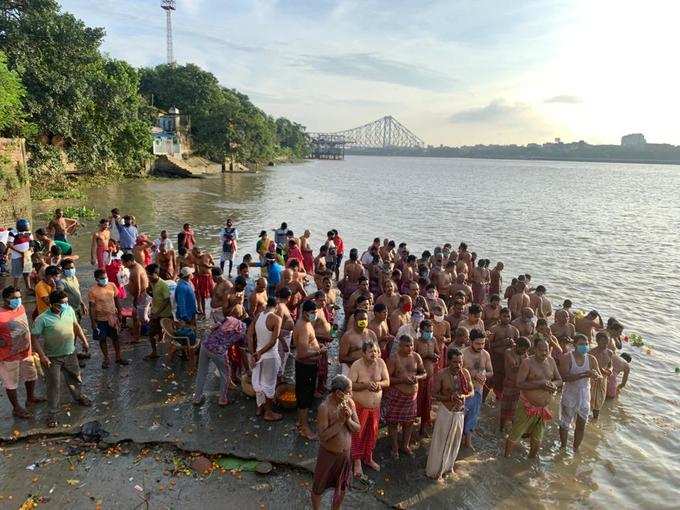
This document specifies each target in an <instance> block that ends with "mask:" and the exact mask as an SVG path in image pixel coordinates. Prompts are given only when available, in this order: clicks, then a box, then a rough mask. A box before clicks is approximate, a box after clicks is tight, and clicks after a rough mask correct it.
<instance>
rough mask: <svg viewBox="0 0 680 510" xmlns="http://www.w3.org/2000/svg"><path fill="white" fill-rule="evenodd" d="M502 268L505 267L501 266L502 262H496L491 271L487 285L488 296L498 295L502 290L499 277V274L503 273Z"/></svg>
mask: <svg viewBox="0 0 680 510" xmlns="http://www.w3.org/2000/svg"><path fill="white" fill-rule="evenodd" d="M504 267H505V266H504V265H503V263H502V262H497V263H496V267H494V268H493V269H492V270H491V273H490V278H491V283H490V284H489V294H490V295H494V294H498V295H500V293H501V290H503V276H502V275H501V272H502V271H503V268H504Z"/></svg>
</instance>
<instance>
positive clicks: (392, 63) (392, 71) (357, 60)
mask: <svg viewBox="0 0 680 510" xmlns="http://www.w3.org/2000/svg"><path fill="white" fill-rule="evenodd" d="M300 61H301V64H302V65H304V66H309V67H310V68H311V69H313V70H315V71H318V72H322V73H326V74H332V75H337V76H344V77H350V78H355V79H358V80H369V81H377V82H384V83H391V84H394V85H403V86H406V87H414V88H417V89H423V90H431V91H436V92H450V91H452V89H453V87H454V83H455V80H453V79H451V78H449V77H448V76H446V75H445V74H443V73H440V72H437V71H432V70H430V69H428V68H427V67H425V66H422V65H413V64H407V63H404V62H399V61H396V60H391V59H387V58H383V57H380V56H378V55H376V54H373V53H344V54H339V55H304V56H302V57H301V59H300Z"/></svg>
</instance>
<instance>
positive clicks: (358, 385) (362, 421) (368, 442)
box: [349, 340, 390, 477]
mask: <svg viewBox="0 0 680 510" xmlns="http://www.w3.org/2000/svg"><path fill="white" fill-rule="evenodd" d="M361 351H362V357H361V358H360V359H358V360H357V361H355V362H354V363H353V364H352V367H351V368H350V370H349V379H350V381H352V392H353V393H352V397H353V398H354V402H355V404H356V410H357V417H358V418H359V430H358V431H357V432H356V433H355V434H354V435H353V436H352V461H353V462H354V476H358V477H361V476H363V470H362V468H361V463H362V461H363V462H364V463H365V464H366V465H367V466H368V467H370V468H371V469H374V470H376V471H380V466H379V465H378V463H377V462H376V461H375V460H373V449H374V448H375V443H376V441H377V439H378V429H379V426H380V401H381V400H382V392H383V390H384V389H385V388H387V387H388V386H389V385H390V376H389V373H388V371H387V365H385V362H384V361H383V360H382V359H381V358H380V350H379V349H378V344H377V343H376V342H374V341H373V340H366V341H365V342H364V343H363V345H362V346H361Z"/></svg>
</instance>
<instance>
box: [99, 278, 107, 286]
mask: <svg viewBox="0 0 680 510" xmlns="http://www.w3.org/2000/svg"><path fill="white" fill-rule="evenodd" d="M97 283H98V284H99V285H101V286H102V287H104V286H105V285H106V284H107V283H109V279H108V278H97Z"/></svg>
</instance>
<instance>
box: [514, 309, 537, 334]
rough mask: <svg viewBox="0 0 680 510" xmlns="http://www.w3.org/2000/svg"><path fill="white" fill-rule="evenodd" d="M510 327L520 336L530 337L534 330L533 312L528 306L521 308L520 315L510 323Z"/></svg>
mask: <svg viewBox="0 0 680 510" xmlns="http://www.w3.org/2000/svg"><path fill="white" fill-rule="evenodd" d="M511 312H512V310H511ZM512 325H513V326H515V327H516V328H517V330H518V331H519V334H520V336H525V337H527V338H529V337H531V336H532V335H533V334H534V330H535V329H536V327H535V325H534V311H533V310H532V309H531V308H529V307H528V306H527V307H525V308H523V309H522V311H521V313H520V315H518V316H517V317H516V318H515V320H513V321H512Z"/></svg>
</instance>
